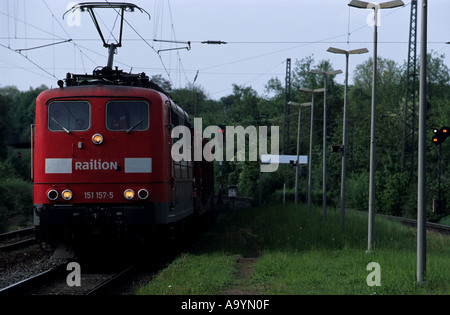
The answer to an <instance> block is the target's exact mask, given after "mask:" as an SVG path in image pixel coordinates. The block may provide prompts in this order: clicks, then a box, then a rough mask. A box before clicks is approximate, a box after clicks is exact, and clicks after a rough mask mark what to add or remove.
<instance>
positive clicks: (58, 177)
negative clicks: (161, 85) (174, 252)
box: [32, 75, 200, 248]
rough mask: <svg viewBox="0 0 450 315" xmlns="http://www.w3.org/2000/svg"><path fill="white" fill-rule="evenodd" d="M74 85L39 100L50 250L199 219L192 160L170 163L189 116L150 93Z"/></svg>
mask: <svg viewBox="0 0 450 315" xmlns="http://www.w3.org/2000/svg"><path fill="white" fill-rule="evenodd" d="M139 77H140V78H142V75H140V76H139ZM141 81H142V80H141ZM74 82H75V79H74V78H72V79H71V80H66V85H68V86H66V87H61V88H57V89H51V90H47V91H44V92H42V93H41V94H40V95H39V96H38V98H37V100H36V122H35V127H34V134H33V139H32V140H33V141H32V142H33V181H34V184H33V193H34V211H33V213H34V222H35V225H36V227H37V229H36V230H37V233H38V239H39V240H40V241H41V242H42V243H43V244H46V245H47V246H48V245H50V247H51V248H53V247H55V245H56V244H55V242H58V241H63V242H64V243H76V242H77V241H80V242H83V241H85V240H86V238H87V239H92V237H95V236H96V235H101V236H102V237H103V236H105V235H107V236H106V238H108V239H111V236H112V237H113V238H115V239H128V238H130V237H136V235H135V234H145V235H149V234H152V233H154V232H155V230H156V229H157V227H161V226H168V225H170V224H173V223H175V222H177V221H179V220H181V219H183V218H185V217H187V216H189V215H190V214H192V213H194V204H195V203H194V194H193V190H194V182H195V181H194V176H195V173H199V171H198V170H197V171H195V170H194V164H193V162H191V161H184V160H182V161H180V162H174V161H173V159H172V158H171V145H172V141H173V139H172V138H171V135H170V133H171V130H172V127H173V126H174V123H175V124H183V125H186V126H187V127H189V128H190V121H189V116H188V115H187V114H186V113H185V112H184V111H183V110H182V109H181V108H179V107H178V106H177V105H175V104H174V103H173V102H172V101H171V100H170V98H169V97H168V96H167V95H166V94H164V93H161V92H160V91H157V90H155V89H153V88H148V87H147V86H143V87H135V86H121V85H98V84H95V85H91V84H86V85H75V84H74ZM82 82H85V81H82ZM148 82H149V81H148ZM199 166H200V164H199Z"/></svg>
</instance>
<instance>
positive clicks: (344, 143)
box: [327, 47, 369, 230]
mask: <svg viewBox="0 0 450 315" xmlns="http://www.w3.org/2000/svg"><path fill="white" fill-rule="evenodd" d="M327 51H328V52H331V53H333V54H343V55H345V91H344V115H343V116H344V117H343V127H342V170H341V209H340V226H341V230H343V229H344V222H345V181H346V176H347V99H348V56H349V55H357V54H365V53H368V52H369V51H368V50H367V48H360V49H352V50H344V49H339V48H334V47H330V48H328V49H327Z"/></svg>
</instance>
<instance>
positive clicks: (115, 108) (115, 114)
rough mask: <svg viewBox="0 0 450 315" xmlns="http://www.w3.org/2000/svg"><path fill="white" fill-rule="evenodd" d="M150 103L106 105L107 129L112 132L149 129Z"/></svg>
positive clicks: (113, 103)
mask: <svg viewBox="0 0 450 315" xmlns="http://www.w3.org/2000/svg"><path fill="white" fill-rule="evenodd" d="M148 111H149V109H148V103H146V102H144V101H110V102H108V103H107V104H106V127H107V128H108V129H109V130H112V131H125V132H127V133H128V132H131V131H143V130H147V129H148V125H149V115H148Z"/></svg>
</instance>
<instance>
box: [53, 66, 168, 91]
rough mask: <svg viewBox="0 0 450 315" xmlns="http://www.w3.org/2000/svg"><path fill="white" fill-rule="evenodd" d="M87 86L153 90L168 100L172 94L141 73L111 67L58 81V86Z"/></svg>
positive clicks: (67, 76)
mask: <svg viewBox="0 0 450 315" xmlns="http://www.w3.org/2000/svg"><path fill="white" fill-rule="evenodd" d="M64 83H65V85H66V87H70V86H86V85H119V86H133V87H141V88H148V89H153V90H156V91H158V92H161V93H163V94H165V95H166V96H167V97H168V98H171V97H170V94H169V93H168V92H167V91H165V90H164V89H163V88H161V87H160V86H159V85H158V84H156V83H155V82H153V81H151V80H150V78H149V77H148V76H147V75H146V74H145V72H141V73H137V74H135V73H127V72H123V70H119V69H117V67H116V69H111V68H109V67H97V68H96V69H95V70H94V71H93V72H92V74H74V73H67V75H66V78H65V79H64V81H63V80H59V81H58V86H59V87H63V86H64Z"/></svg>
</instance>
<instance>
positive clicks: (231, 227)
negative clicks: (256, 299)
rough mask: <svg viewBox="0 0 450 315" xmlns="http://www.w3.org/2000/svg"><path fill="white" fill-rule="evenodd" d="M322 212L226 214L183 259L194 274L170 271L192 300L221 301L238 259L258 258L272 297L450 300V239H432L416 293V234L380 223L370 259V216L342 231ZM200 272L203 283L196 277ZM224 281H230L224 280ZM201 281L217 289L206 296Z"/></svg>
mask: <svg viewBox="0 0 450 315" xmlns="http://www.w3.org/2000/svg"><path fill="white" fill-rule="evenodd" d="M321 212H322V209H319V208H313V209H312V213H311V214H308V212H307V210H306V207H305V206H304V205H299V206H297V207H295V206H294V205H292V204H290V205H286V206H283V205H273V206H266V207H262V208H252V209H241V210H233V211H231V210H230V211H228V212H227V211H225V212H224V213H222V214H221V215H220V216H219V218H218V220H217V222H216V224H215V226H214V228H213V229H212V230H211V231H210V232H209V233H207V234H206V235H204V237H203V238H202V240H201V241H200V243H199V244H198V246H197V247H196V248H195V249H194V250H193V251H192V252H191V253H190V254H188V255H183V256H181V257H182V258H180V259H182V260H184V261H185V263H189V266H190V267H189V268H187V267H180V268H178V269H176V266H170V267H169V268H168V269H170V270H171V272H172V273H173V276H174V278H177V277H180V278H183V279H184V280H183V283H184V284H185V285H186V286H189V285H191V284H192V286H193V287H195V288H192V289H183V291H182V292H184V293H188V294H189V293H193V294H219V293H220V292H221V288H223V287H225V286H226V284H227V283H231V282H233V281H235V280H233V277H234V276H235V275H236V274H237V273H236V270H237V268H238V267H237V265H236V263H237V259H236V257H237V256H236V255H240V256H252V257H258V259H257V260H256V261H255V263H254V265H253V266H252V268H253V273H252V274H251V279H250V283H253V284H254V285H255V287H258V288H264V293H265V294H374V293H376V294H450V269H449V268H448V266H449V262H450V238H449V237H445V236H440V235H432V234H428V237H427V286H426V287H424V288H416V286H415V282H416V232H415V229H410V228H407V227H404V226H402V225H400V224H399V223H397V222H391V221H387V220H385V219H382V218H376V220H375V253H374V254H366V248H367V215H366V214H359V213H347V214H346V222H345V229H344V230H343V231H342V230H341V229H340V227H339V213H338V212H336V211H334V210H329V211H328V216H327V221H326V222H323V219H322V213H321ZM370 262H377V263H378V264H379V266H380V276H381V286H369V285H368V283H367V281H366V279H367V277H368V275H369V273H370V272H371V270H367V269H366V267H367V265H368V263H370ZM179 263H180V262H179V261H177V262H176V264H175V265H177V264H179ZM173 268H175V269H173ZM168 269H167V270H168ZM190 269H192V270H190ZM195 269H198V270H199V272H200V273H201V275H202V277H200V276H199V274H198V273H197V274H196V273H192V272H193V270H195ZM200 270H201V271H200ZM167 272H168V271H166V270H164V271H162V272H161V274H160V276H158V277H157V278H156V279H155V280H154V281H152V282H151V283H150V284H149V287H154V288H155V287H157V286H158V285H157V283H158V282H160V281H165V279H167V277H168V276H167ZM191 273H192V274H191ZM190 274H191V275H190ZM219 275H224V276H223V277H222V276H221V278H220V279H221V280H220V281H218V280H217V277H218V276H219ZM190 279H191V280H190ZM198 279H211V281H213V282H215V283H216V284H217V285H214V286H209V289H208V290H203V289H201V288H199V287H200V286H199V285H198ZM171 281H174V280H171ZM204 281H206V280H204ZM164 285H165V286H168V285H169V284H167V283H165V284H164ZM164 285H163V286H164ZM203 286H205V285H203ZM146 292H147V293H151V294H159V293H160V294H165V293H174V292H169V291H167V290H162V291H158V290H153V291H146ZM194 292H195V293H194ZM258 292H260V291H258Z"/></svg>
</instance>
